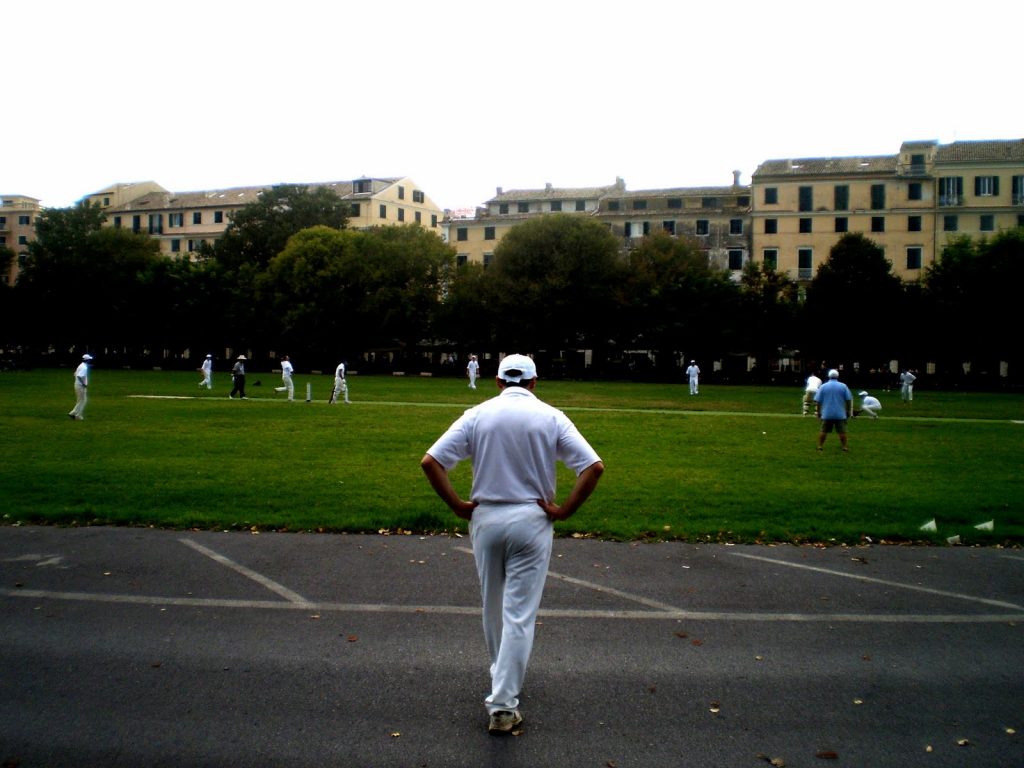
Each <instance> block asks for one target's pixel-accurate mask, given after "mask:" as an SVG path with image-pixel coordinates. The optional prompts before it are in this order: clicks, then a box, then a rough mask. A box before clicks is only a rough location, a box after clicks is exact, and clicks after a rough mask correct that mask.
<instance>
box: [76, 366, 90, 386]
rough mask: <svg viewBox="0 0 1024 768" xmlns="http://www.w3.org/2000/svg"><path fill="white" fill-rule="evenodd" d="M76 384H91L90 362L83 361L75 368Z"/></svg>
mask: <svg viewBox="0 0 1024 768" xmlns="http://www.w3.org/2000/svg"><path fill="white" fill-rule="evenodd" d="M75 384H84V385H85V386H89V364H88V363H85V362H81V363H79V364H78V367H77V368H75Z"/></svg>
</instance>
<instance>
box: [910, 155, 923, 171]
mask: <svg viewBox="0 0 1024 768" xmlns="http://www.w3.org/2000/svg"><path fill="white" fill-rule="evenodd" d="M924 171H925V168H924V155H911V156H910V172H911V173H924Z"/></svg>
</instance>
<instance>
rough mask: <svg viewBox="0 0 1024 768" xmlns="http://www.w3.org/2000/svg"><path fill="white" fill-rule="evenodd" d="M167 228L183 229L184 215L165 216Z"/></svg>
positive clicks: (171, 214) (170, 214)
mask: <svg viewBox="0 0 1024 768" xmlns="http://www.w3.org/2000/svg"><path fill="white" fill-rule="evenodd" d="M167 226H168V227H183V226H185V214H184V213H169V214H167Z"/></svg>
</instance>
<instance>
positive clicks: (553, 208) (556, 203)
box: [551, 200, 562, 213]
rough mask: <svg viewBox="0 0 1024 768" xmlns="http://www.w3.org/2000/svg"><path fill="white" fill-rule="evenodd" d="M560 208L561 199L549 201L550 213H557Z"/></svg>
mask: <svg viewBox="0 0 1024 768" xmlns="http://www.w3.org/2000/svg"><path fill="white" fill-rule="evenodd" d="M561 210H562V201H561V200H552V201H551V211H552V213H558V212H559V211H561Z"/></svg>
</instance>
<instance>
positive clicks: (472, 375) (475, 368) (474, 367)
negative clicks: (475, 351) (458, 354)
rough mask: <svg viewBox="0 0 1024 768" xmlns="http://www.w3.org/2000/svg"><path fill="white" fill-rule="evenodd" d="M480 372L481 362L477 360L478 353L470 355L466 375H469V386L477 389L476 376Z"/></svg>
mask: <svg viewBox="0 0 1024 768" xmlns="http://www.w3.org/2000/svg"><path fill="white" fill-rule="evenodd" d="M479 373H480V363H479V362H477V359H476V355H470V356H469V362H468V363H467V364H466V375H467V376H469V388H470V389H476V377H477V376H478V375H479Z"/></svg>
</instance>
